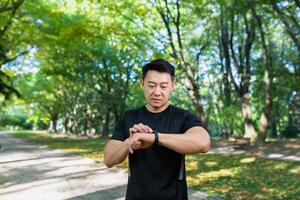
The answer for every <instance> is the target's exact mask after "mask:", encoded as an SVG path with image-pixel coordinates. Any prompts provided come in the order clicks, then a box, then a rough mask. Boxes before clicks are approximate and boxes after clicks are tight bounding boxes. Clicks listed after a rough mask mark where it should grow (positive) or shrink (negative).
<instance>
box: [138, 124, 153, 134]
mask: <svg viewBox="0 0 300 200" xmlns="http://www.w3.org/2000/svg"><path fill="white" fill-rule="evenodd" d="M139 126H140V127H141V129H142V130H143V133H149V132H151V131H152V129H151V128H150V127H149V126H147V125H144V124H142V123H139Z"/></svg>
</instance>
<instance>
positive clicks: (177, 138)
mask: <svg viewBox="0 0 300 200" xmlns="http://www.w3.org/2000/svg"><path fill="white" fill-rule="evenodd" d="M159 145H162V146H164V147H167V148H169V149H172V150H174V151H176V152H178V153H181V154H194V153H206V152H208V151H209V149H210V137H209V135H208V133H207V131H206V130H205V129H204V128H202V127H200V126H195V127H192V128H190V129H189V130H187V131H186V132H185V133H184V134H163V133H161V134H159Z"/></svg>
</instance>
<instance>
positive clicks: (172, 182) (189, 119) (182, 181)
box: [111, 105, 201, 200]
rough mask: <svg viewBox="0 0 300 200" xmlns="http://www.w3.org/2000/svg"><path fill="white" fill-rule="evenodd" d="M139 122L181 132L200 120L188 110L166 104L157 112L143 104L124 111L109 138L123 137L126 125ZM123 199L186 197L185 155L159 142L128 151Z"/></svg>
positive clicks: (181, 199)
mask: <svg viewBox="0 0 300 200" xmlns="http://www.w3.org/2000/svg"><path fill="white" fill-rule="evenodd" d="M139 123H142V124H144V125H148V126H150V127H151V128H152V129H153V130H156V131H158V132H160V133H172V134H174V133H175V134H183V133H185V132H186V131H187V130H188V129H190V128H192V127H194V126H201V122H200V121H199V120H198V119H197V118H196V117H195V116H194V115H192V114H191V113H190V112H188V111H186V110H183V109H181V108H178V107H176V106H173V105H169V106H168V107H167V108H166V109H165V110H164V111H162V112H160V113H152V112H149V111H148V110H147V108H146V107H145V106H143V107H141V108H139V109H136V110H130V111H127V112H125V113H124V115H123V116H122V118H121V120H120V121H119V123H118V124H117V125H116V127H115V130H114V133H113V136H112V137H111V139H114V140H120V141H124V140H126V139H127V138H128V137H129V128H131V127H132V126H133V125H134V124H139ZM128 173H129V178H128V186H127V193H126V200H148V199H149V200H186V199H187V185H186V178H185V166H184V155H182V154H179V153H177V152H175V151H173V150H171V149H168V148H166V147H163V146H160V145H152V146H150V147H148V148H146V149H139V150H136V151H134V153H133V154H129V172H128Z"/></svg>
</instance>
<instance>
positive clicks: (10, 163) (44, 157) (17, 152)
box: [0, 132, 216, 200]
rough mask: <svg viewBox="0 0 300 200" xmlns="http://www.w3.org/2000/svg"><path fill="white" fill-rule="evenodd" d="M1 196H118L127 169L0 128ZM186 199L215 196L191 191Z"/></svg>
mask: <svg viewBox="0 0 300 200" xmlns="http://www.w3.org/2000/svg"><path fill="white" fill-rule="evenodd" d="M0 144H1V149H0V199H1V200H27V199H28V200H62V199H72V200H79V199H80V200H85V199H86V200H87V199H88V200H94V199H95V200H96V199H101V200H112V199H115V200H121V199H124V195H125V192H126V182H127V172H126V171H125V170H122V169H118V168H112V169H108V168H106V167H105V166H104V165H103V164H102V163H97V162H95V161H94V160H92V159H88V158H83V157H80V156H76V155H72V154H68V153H65V152H63V151H60V150H53V149H49V148H47V147H45V146H37V145H33V144H31V143H29V142H27V141H25V140H21V139H17V138H14V137H12V136H11V135H9V134H8V133H5V132H0ZM189 197H190V198H189V199H192V200H196V199H197V200H198V199H216V198H215V197H210V196H209V195H207V194H206V193H203V192H199V191H198V192H193V191H190V193H189Z"/></svg>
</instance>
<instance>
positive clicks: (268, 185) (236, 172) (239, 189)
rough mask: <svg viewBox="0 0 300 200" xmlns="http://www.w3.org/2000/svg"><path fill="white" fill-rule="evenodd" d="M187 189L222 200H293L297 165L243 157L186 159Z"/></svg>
mask: <svg viewBox="0 0 300 200" xmlns="http://www.w3.org/2000/svg"><path fill="white" fill-rule="evenodd" d="M186 160H187V162H186V166H187V177H188V183H189V185H190V186H191V187H192V188H193V189H196V190H202V191H207V192H210V193H218V194H221V195H222V196H223V197H225V198H226V199H237V198H238V199H253V198H254V199H297V198H298V197H299V196H300V190H299V188H300V163H299V162H290V161H280V160H271V159H264V158H259V157H247V156H245V155H219V154H206V155H192V156H187V159H186Z"/></svg>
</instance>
